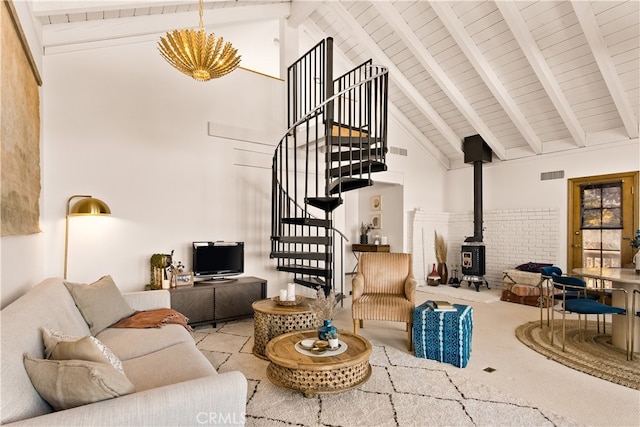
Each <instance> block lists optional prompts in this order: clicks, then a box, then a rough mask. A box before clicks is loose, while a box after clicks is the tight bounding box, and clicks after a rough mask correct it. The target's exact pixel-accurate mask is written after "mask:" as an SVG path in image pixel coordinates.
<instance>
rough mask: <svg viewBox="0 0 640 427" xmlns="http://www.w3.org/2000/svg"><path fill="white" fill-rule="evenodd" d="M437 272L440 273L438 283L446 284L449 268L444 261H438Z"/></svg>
mask: <svg viewBox="0 0 640 427" xmlns="http://www.w3.org/2000/svg"><path fill="white" fill-rule="evenodd" d="M438 274H439V275H440V284H441V285H446V284H447V280H449V270H448V269H447V264H445V263H444V262H439V263H438Z"/></svg>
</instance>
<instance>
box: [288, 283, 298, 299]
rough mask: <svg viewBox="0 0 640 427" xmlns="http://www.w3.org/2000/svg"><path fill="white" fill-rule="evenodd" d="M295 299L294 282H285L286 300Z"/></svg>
mask: <svg viewBox="0 0 640 427" xmlns="http://www.w3.org/2000/svg"><path fill="white" fill-rule="evenodd" d="M295 300H296V284H295V283H289V284H287V301H295Z"/></svg>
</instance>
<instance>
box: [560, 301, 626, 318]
mask: <svg viewBox="0 0 640 427" xmlns="http://www.w3.org/2000/svg"><path fill="white" fill-rule="evenodd" d="M564 305H565V309H566V310H567V311H570V312H572V313H578V314H625V309H624V308H620V307H611V306H610V305H606V304H602V303H599V302H598V301H594V300H592V299H586V298H579V299H572V300H567V301H565V303H564Z"/></svg>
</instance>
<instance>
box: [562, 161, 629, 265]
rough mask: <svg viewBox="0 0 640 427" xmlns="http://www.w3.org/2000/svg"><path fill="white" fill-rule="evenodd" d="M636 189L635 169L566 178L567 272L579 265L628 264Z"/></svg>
mask: <svg viewBox="0 0 640 427" xmlns="http://www.w3.org/2000/svg"><path fill="white" fill-rule="evenodd" d="M637 189H638V172H637V171H636V172H628V173H618V174H611V175H598V176H591V177H584V178H573V179H570V180H569V189H568V194H569V203H568V206H569V212H568V215H567V217H568V222H569V224H568V228H567V230H568V233H569V235H568V237H567V246H568V248H567V250H568V256H567V267H568V273H569V274H570V272H571V271H572V270H573V269H574V268H581V267H596V268H597V267H614V268H615V267H631V266H632V257H633V252H634V251H633V250H632V249H633V248H632V247H631V243H630V242H631V239H632V238H633V237H634V236H635V232H636V230H637V229H638V190H637Z"/></svg>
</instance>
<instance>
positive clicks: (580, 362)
mask: <svg viewBox="0 0 640 427" xmlns="http://www.w3.org/2000/svg"><path fill="white" fill-rule="evenodd" d="M583 325H584V322H583ZM587 325H588V326H587V330H586V331H583V337H582V338H580V336H579V333H578V321H577V320H567V322H566V328H567V330H566V336H565V351H564V352H563V351H562V321H561V320H556V321H555V322H554V344H553V345H551V328H550V327H548V326H546V325H545V326H544V328H540V322H537V321H536V322H527V323H525V324H523V325H520V326H519V327H518V328H517V329H516V336H517V337H518V339H519V340H520V341H521V342H522V343H523V344H525V345H526V346H528V347H530V348H532V349H534V350H535V351H537V352H538V353H540V354H544V355H545V356H547V357H548V358H549V359H551V360H555V361H556V362H558V363H562V364H563V365H565V366H569V367H570V368H573V369H576V370H578V371H580V372H584V373H587V374H589V375H593V376H594V377H598V378H602V379H604V380H607V381H611V382H613V383H616V384H620V385H623V386H625V387H629V388H633V389H635V390H640V360H639V359H638V358H637V357H636V359H635V360H633V361H629V360H627V356H626V354H625V352H624V351H623V350H620V349H618V348H617V347H614V346H613V345H611V344H610V342H611V335H604V334H598V331H597V323H596V322H595V321H589V322H587ZM608 329H609V330H611V325H610V324H609V325H608Z"/></svg>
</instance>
